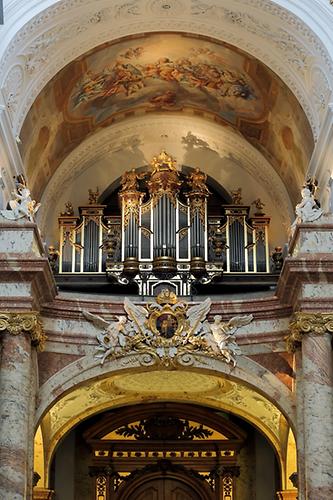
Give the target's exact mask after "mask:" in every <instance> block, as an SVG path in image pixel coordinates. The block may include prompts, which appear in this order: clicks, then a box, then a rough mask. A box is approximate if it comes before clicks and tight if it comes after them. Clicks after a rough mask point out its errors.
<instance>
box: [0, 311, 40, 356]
mask: <svg viewBox="0 0 333 500" xmlns="http://www.w3.org/2000/svg"><path fill="white" fill-rule="evenodd" d="M0 331H7V332H8V333H9V334H10V335H15V336H16V335H20V334H21V333H24V332H26V333H29V334H30V337H31V344H32V345H33V346H35V347H37V349H38V350H39V351H42V350H43V349H44V345H45V341H46V338H47V337H46V335H45V334H44V331H43V326H42V323H41V321H40V318H39V315H38V313H36V312H21V313H17V312H15V313H14V312H13V313H11V312H5V313H0Z"/></svg>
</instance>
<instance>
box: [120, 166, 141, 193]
mask: <svg viewBox="0 0 333 500" xmlns="http://www.w3.org/2000/svg"><path fill="white" fill-rule="evenodd" d="M145 176H146V173H144V172H143V173H142V174H138V173H137V172H136V170H135V168H132V170H128V171H126V172H125V173H124V174H123V175H122V177H121V192H122V193H123V192H124V191H138V189H139V181H140V180H141V179H143V178H144V177H145Z"/></svg>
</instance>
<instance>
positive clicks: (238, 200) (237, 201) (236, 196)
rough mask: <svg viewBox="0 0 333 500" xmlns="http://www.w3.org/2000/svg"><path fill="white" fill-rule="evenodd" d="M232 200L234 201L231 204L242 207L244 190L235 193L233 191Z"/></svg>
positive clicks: (240, 189) (237, 190)
mask: <svg viewBox="0 0 333 500" xmlns="http://www.w3.org/2000/svg"><path fill="white" fill-rule="evenodd" d="M231 198H232V201H231V203H232V204H233V205H241V204H242V203H243V202H242V188H238V189H235V190H234V191H231Z"/></svg>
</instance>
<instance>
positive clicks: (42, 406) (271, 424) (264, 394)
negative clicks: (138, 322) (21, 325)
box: [36, 355, 295, 481]
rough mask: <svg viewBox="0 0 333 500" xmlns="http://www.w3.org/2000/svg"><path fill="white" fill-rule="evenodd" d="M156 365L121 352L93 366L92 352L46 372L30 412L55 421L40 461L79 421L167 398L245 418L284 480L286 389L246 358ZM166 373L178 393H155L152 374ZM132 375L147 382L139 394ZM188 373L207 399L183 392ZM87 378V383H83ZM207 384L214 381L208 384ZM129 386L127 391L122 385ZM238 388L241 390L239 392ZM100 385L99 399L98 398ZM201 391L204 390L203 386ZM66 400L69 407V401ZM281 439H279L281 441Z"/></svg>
mask: <svg viewBox="0 0 333 500" xmlns="http://www.w3.org/2000/svg"><path fill="white" fill-rule="evenodd" d="M159 369H160V368H159V367H158V366H156V367H154V366H144V358H140V356H137V355H129V356H124V357H123V358H121V359H115V360H113V361H112V362H109V363H105V365H104V366H100V365H99V364H98V365H97V364H96V362H95V361H94V360H93V359H92V357H90V356H89V357H88V356H85V357H84V358H81V359H80V360H78V361H76V362H74V363H71V364H70V365H68V366H67V367H66V368H64V369H62V370H61V371H60V372H58V373H57V374H56V375H54V376H53V377H51V379H49V380H48V381H47V382H46V383H45V384H44V385H43V386H42V387H41V388H40V391H39V395H38V400H39V406H38V408H37V413H36V424H38V423H41V424H42V427H43V425H45V426H46V428H48V429H50V428H52V422H54V421H55V425H54V426H53V431H52V432H53V434H52V436H51V437H49V446H48V450H46V454H47V456H46V463H47V464H50V461H51V459H52V456H53V453H54V451H55V448H56V446H57V444H58V442H59V440H60V439H61V438H62V437H63V436H64V435H66V434H67V433H68V432H69V431H70V430H71V429H72V428H73V427H74V426H75V425H76V424H77V423H78V422H79V421H81V420H83V419H86V418H88V417H89V416H91V415H93V414H95V413H99V412H101V411H103V410H105V409H111V408H116V407H120V406H124V405H129V404H134V403H137V404H138V403H139V402H140V401H143V402H147V401H154V400H159V401H169V400H170V401H174V402H177V401H178V402H183V403H186V402H190V403H196V404H201V405H204V406H207V407H212V408H216V409H218V408H219V409H221V410H226V411H230V412H232V413H234V414H235V415H238V416H240V417H241V418H244V419H245V420H248V421H249V422H250V423H252V424H253V425H254V426H255V427H257V428H258V429H259V430H260V431H261V432H262V433H263V434H264V435H265V436H266V437H267V439H268V440H269V441H270V443H271V444H272V446H273V448H274V449H275V450H276V453H277V456H278V457H279V462H280V466H281V477H282V478H283V481H284V478H285V458H286V457H285V450H283V449H282V446H281V445H280V434H279V433H280V420H281V418H282V419H283V420H284V422H285V424H283V422H282V424H283V425H282V427H281V428H285V429H286V430H287V429H288V424H289V425H290V426H291V427H292V428H293V429H294V428H295V409H294V400H293V395H292V393H291V392H290V391H289V390H288V389H287V387H286V386H284V384H283V383H282V382H280V381H279V380H278V379H277V378H276V377H275V376H274V375H273V374H272V373H270V372H268V370H266V369H265V368H263V367H262V366H261V365H258V364H257V363H256V362H254V361H252V360H250V359H249V358H246V357H240V358H239V363H238V366H236V368H235V369H231V368H230V366H229V365H227V364H225V363H223V362H222V361H220V360H216V359H215V360H213V359H212V358H208V357H206V356H201V355H200V356H197V357H196V360H195V361H194V363H193V365H191V366H180V367H179V370H171V371H170V370H165V369H164V370H162V371H160V372H159V371H158V370H159ZM172 374H174V375H176V376H177V377H178V380H177V382H176V383H177V384H178V387H179V386H181V387H182V392H179V389H178V393H177V391H176V392H175V391H174V392H171V393H169V394H168V393H167V392H163V391H162V392H161V384H160V382H158V383H157V382H156V377H157V379H158V380H160V381H161V378H159V377H161V375H163V376H168V377H171V375H172ZM133 376H135V377H144V379H143V380H142V379H140V378H139V379H136V380H134V382H135V385H136V386H139V387H141V388H144V387H145V385H147V381H148V380H149V381H150V382H151V383H153V389H152V391H151V392H147V393H145V392H144V391H140V389H138V390H139V392H135V390H133V378H131V377H133ZM192 377H201V379H200V381H198V380H197V381H196V382H195V381H194V384H195V385H196V386H199V385H200V387H203V382H205V383H207V382H208V383H209V384H210V385H209V386H208V389H209V387H210V388H211V393H212V395H211V398H210V397H209V396H207V394H205V395H204V396H203V395H202V394H195V393H191V392H190V390H188V391H187V392H184V390H183V389H184V387H185V386H184V384H185V381H186V378H187V380H189V378H190V379H191V380H192ZM219 381H221V383H222V386H221V385H218V386H217V385H216V384H219V383H220V382H219ZM89 383H90V384H91V385H90V386H89V385H87V384H89ZM212 383H215V386H214V387H213V389H212V385H211V384H212ZM124 384H125V389H124ZM230 385H231V386H232V388H231V387H230ZM129 386H130V387H131V389H130V391H128V390H127V389H126V387H129ZM221 387H222V389H220V388H221ZM111 389H112V390H111ZM240 389H241V390H242V391H244V394H245V395H241V394H240V393H239V390H240ZM101 390H102V391H103V393H104V396H103V397H104V399H103V398H102V399H100V400H98V394H100V391H101ZM203 390H205V388H204V389H203ZM223 390H224V391H231V392H229V394H230V400H229V401H227V400H226V393H225V392H222V391H223ZM247 391H249V392H247ZM201 392H202V391H201ZM206 392H207V393H209V391H208V390H207V391H206ZM250 392H251V395H250ZM105 395H106V396H105ZM247 397H251V398H252V399H251V401H252V402H250V401H249V402H248V406H251V405H253V406H254V407H256V414H254V413H253V412H252V413H249V409H247V408H246V398H247ZM96 398H97V399H96ZM242 398H243V403H242ZM244 398H245V399H244ZM87 401H88V402H87ZM90 401H91V403H90ZM84 402H86V403H84ZM244 402H245V403H244ZM72 404H73V405H74V406H71V405H72ZM242 405H243V406H242ZM258 405H259V406H258ZM76 407H79V408H80V412H79V413H78V414H77V415H74V413H75V410H74V408H76ZM259 410H260V411H259ZM260 412H263V413H262V414H261V413H260ZM262 415H264V416H262ZM287 422H288V424H287ZM286 439H287V438H283V441H284V440H286Z"/></svg>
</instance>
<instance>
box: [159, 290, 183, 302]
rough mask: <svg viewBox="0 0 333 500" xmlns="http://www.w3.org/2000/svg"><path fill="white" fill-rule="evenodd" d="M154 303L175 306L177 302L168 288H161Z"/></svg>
mask: <svg viewBox="0 0 333 500" xmlns="http://www.w3.org/2000/svg"><path fill="white" fill-rule="evenodd" d="M156 302H157V303H158V304H160V305H162V304H176V303H177V302H178V299H177V295H176V294H175V293H174V292H173V291H172V290H169V289H168V288H163V290H162V291H161V292H160V293H159V294H158V295H157V297H156Z"/></svg>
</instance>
